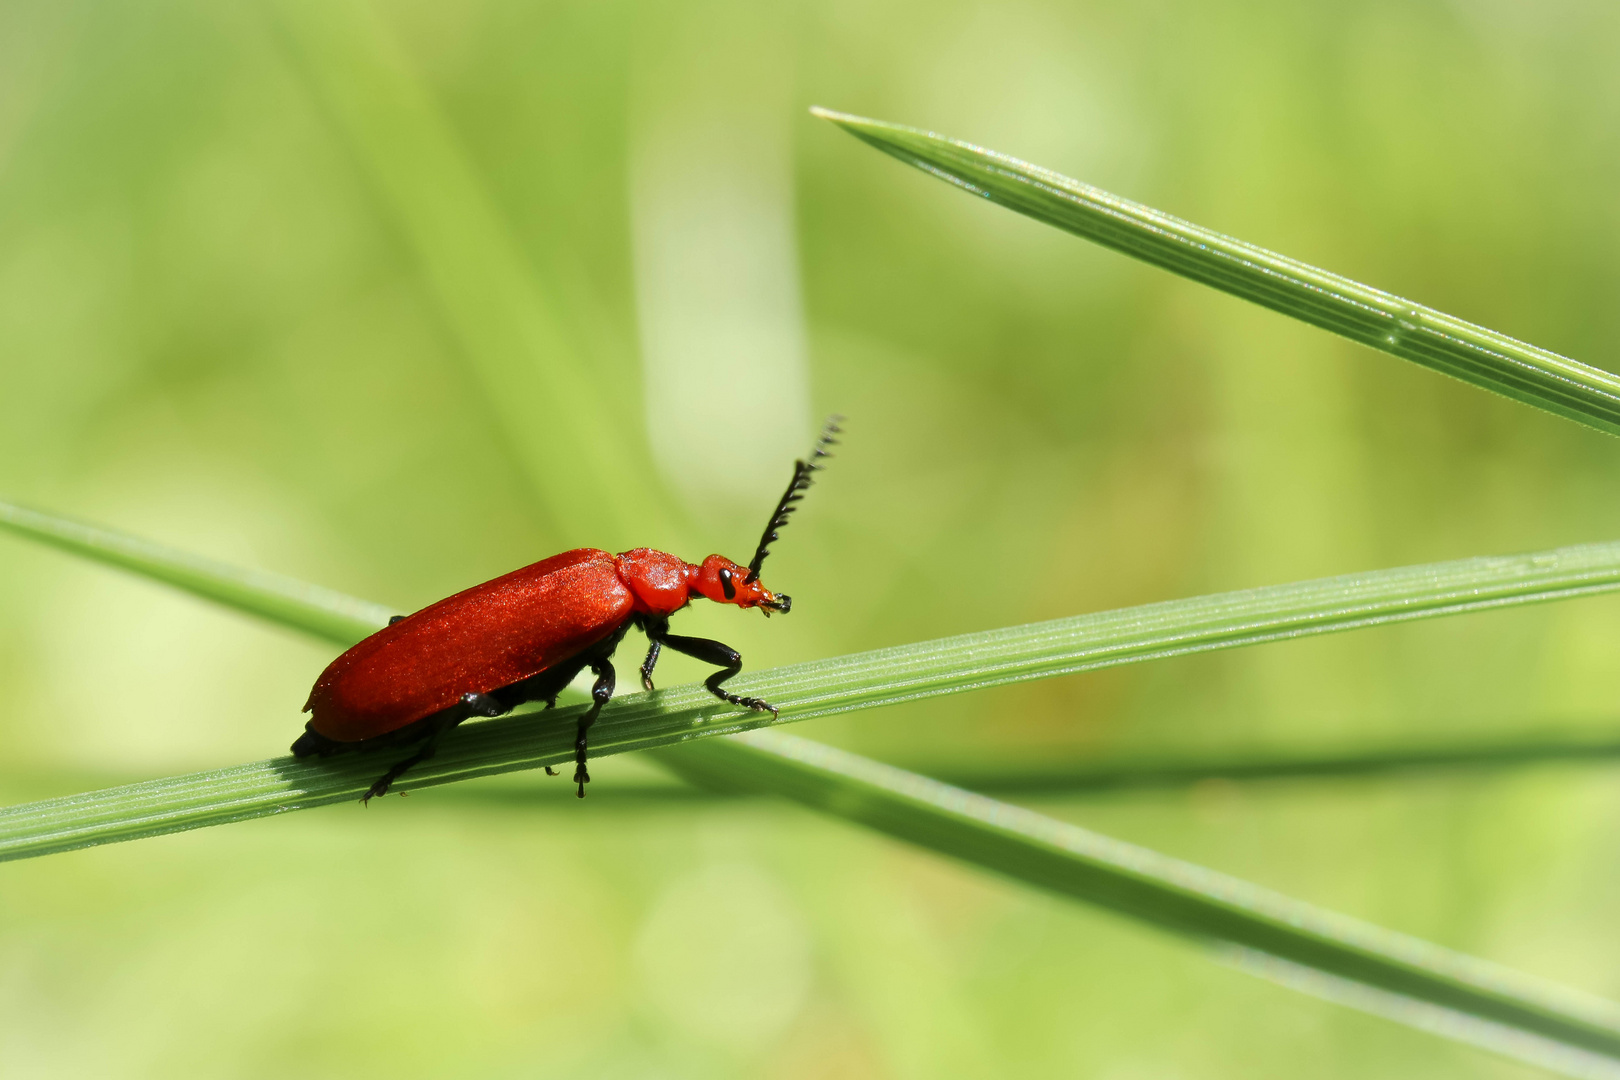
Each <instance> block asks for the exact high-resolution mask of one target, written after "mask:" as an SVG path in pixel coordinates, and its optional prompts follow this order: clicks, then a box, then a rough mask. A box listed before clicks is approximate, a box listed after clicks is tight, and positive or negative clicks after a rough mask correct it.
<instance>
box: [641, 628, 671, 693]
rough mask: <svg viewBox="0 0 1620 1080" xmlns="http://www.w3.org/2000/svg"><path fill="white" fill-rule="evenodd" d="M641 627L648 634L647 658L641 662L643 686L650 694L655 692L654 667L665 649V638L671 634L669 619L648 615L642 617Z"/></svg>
mask: <svg viewBox="0 0 1620 1080" xmlns="http://www.w3.org/2000/svg"><path fill="white" fill-rule="evenodd" d="M640 628H641V632H642V633H644V634H646V635H647V659H645V660H643V661H642V662H641V688H642V689H643V690H645V691H647V693H649V694H650V693H652V692H653V681H652V673H653V668H654V667H656V666H657V664H658V654H659V653H660V652H662V651H663V649H664V638H665V637H666V636H667V635H668V634H669V620H668V619H660V618H657V617H656V616H652V615H646V616H643V617H642V620H641V623H640Z"/></svg>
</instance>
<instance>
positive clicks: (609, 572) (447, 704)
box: [292, 416, 842, 801]
mask: <svg viewBox="0 0 1620 1080" xmlns="http://www.w3.org/2000/svg"><path fill="white" fill-rule="evenodd" d="M841 419H842V417H838V416H834V417H832V418H831V419H829V420H828V421H827V425H826V427H825V428H823V429H822V432H821V436H820V438H818V439H817V440H816V444H815V447H814V448H813V449H812V450H811V451H810V456H809V457H808V458H806V459H805V460H803V461H796V462H794V463H793V479H792V481H790V482H789V484H788V488H787V491H786V493H784V494H783V496H782V498H781V501H780V502H778V503H777V504H776V509H775V511H773V512H772V514H771V518H770V522H769V524H767V525H766V526H765V532H764V533H763V534H762V535H761V537H760V540H759V547H758V548H757V549H756V550H755V552H754V557H753V559H752V560H750V561H749V563H748V565H747V566H746V567H744V566H738V565H737V564H736V563H734V562H732V561H731V560H730V559H728V558H726V557H724V556H722V555H710V556H709V557H708V558H707V559H704V560H703V562H701V563H699V564H697V565H693V564H691V563H688V562H685V561H684V560H682V559H679V558H677V557H676V556H674V555H669V554H666V553H664V552H662V551H654V550H653V549H652V548H636V549H634V550H632V551H626V552H623V553H621V554H619V555H613V554H610V553H608V552H606V551H599V550H597V549H595V548H578V549H576V550H574V551H565V552H563V553H562V554H561V555H553V556H552V557H551V558H549V559H546V560H544V561H542V562H537V563H535V564H533V565H532V566H525V567H524V568H523V569H521V570H514V571H513V572H512V573H510V574H506V575H505V576H503V577H498V578H496V579H495V580H494V581H486V582H485V583H484V584H482V585H475V586H473V587H472V588H470V589H467V590H466V591H464V592H459V593H456V594H455V595H454V596H451V597H449V598H447V599H444V600H440V601H439V602H438V603H437V604H433V605H432V606H430V607H426V608H423V609H422V610H421V611H418V612H417V613H416V614H414V615H397V616H395V617H394V618H393V619H391V620H389V623H388V626H387V627H386V628H385V629H382V630H379V631H377V632H376V633H375V634H372V635H371V636H370V637H368V638H366V639H365V640H364V641H362V642H360V643H359V644H358V645H356V646H355V647H354V648H352V649H350V650H349V651H348V652H346V653H344V654H343V655H342V656H340V657H338V658H337V659H336V660H334V661H332V663H331V664H329V665H328V666H327V668H326V670H325V671H323V672H321V677H320V678H319V679H317V680H316V681H315V687H314V689H312V690H311V691H310V692H309V701H308V702H307V703H306V704H305V705H304V711H305V712H307V713H310V714H312V718H311V719H310V721H309V723H308V724H306V725H305V726H304V733H303V734H302V735H300V736H299V737H298V741H297V742H295V743H293V745H292V752H293V753H294V754H295V755H297V756H298V757H309V756H310V755H312V754H318V755H320V756H321V757H326V756H328V755H330V754H335V753H341V752H346V751H350V750H371V749H376V748H384V747H399V746H411V745H415V747H416V748H415V750H414V752H412V753H411V754H410V755H409V756H408V757H406V758H404V759H403V760H401V761H399V762H397V763H395V764H394V765H393V766H392V767H390V768H389V769H388V771H387V772H385V773H383V774H382V776H380V777H378V779H377V782H376V783H374V784H372V785H371V788H370V790H368V791H367V792H366V794H365V799H364V800H362V801H369V800H370V799H371V798H372V797H373V796H376V795H382V794H384V793H385V792H387V791H388V789H389V787H390V786H392V785H393V783H394V781H395V780H398V779H399V777H400V776H401V775H402V774H403V773H404V772H405V770H407V769H409V768H410V767H411V766H413V765H415V764H417V763H419V762H422V761H425V760H427V759H428V758H430V757H432V756H433V751H434V748H435V746H436V744H437V742H438V740H439V737H440V736H441V735H443V734H444V733H445V732H446V731H449V730H450V729H451V728H453V727H455V726H456V725H457V724H459V723H461V722H462V721H463V720H466V719H468V718H469V717H473V716H499V715H501V714H502V713H505V712H509V711H510V710H511V709H513V708H514V707H515V706H517V705H521V704H522V703H523V702H526V701H544V702H545V703H546V707H547V708H550V707H551V706H552V705H554V704H555V703H556V700H557V695H558V694H559V693H560V692H561V691H562V689H563V687H565V686H567V685H568V684H569V683H570V682H572V681H573V680H574V677H575V676H576V675H578V674H579V673H580V672H581V671H582V670H584V669H585V668H590V669H591V673H592V674H593V675H595V676H596V682H595V684H594V685H593V686H592V687H591V707H590V710H589V711H587V712H586V713H585V715H583V716H581V717H580V718H579V728H578V731H577V733H576V735H575V737H574V762H575V764H574V782H575V783H576V784H577V785H578V787H579V797H580V798H584V797H585V785H586V784H588V783H589V782H590V779H591V776H590V773H589V772H588V771H587V770H586V768H585V747H586V742H585V733H586V732H587V731H588V730H589V729H590V726H591V724H592V723H593V722H594V721H595V720H596V716H597V714H598V713H600V712H601V711H602V706H603V705H605V704H607V701H608V699H609V698H611V697H612V696H613V685H614V682H613V664H612V662H611V661H612V658H613V651H614V650H615V649H616V648H618V645H619V642H620V641H621V640H622V639H623V638H624V635H625V633H626V632H627V631H628V630H629V629H630V627H632V626H634V627H635V628H636V629H638V630H640V631H641V632H642V633H644V634H646V635H647V641H648V647H647V659H646V660H644V661H643V662H642V664H641V685H642V686H644V687H646V688H647V689H648V690H651V689H652V688H653V684H652V673H653V666H654V665H655V664H657V663H658V654H659V652H660V651H662V650H663V649H664V648H670V649H674V650H675V651H676V652H680V653H685V654H686V655H687V656H692V657H696V658H697V659H699V660H702V661H704V662H705V663H710V664H713V665H715V666H716V667H718V668H719V669H720V670H719V671H716V672H715V673H714V674H712V675H710V676H709V677H708V679H707V680H705V682H704V685H705V686H707V687H708V688H709V692H710V693H712V694H714V696H715V697H718V698H720V699H721V700H722V701H728V702H730V703H731V704H733V705H742V706H745V707H747V708H750V709H757V710H760V711H763V712H769V713H771V714H773V715H774V714H775V713H776V706H774V705H772V704H771V703H770V702H768V701H761V700H760V699H759V698H751V697H739V696H738V695H736V694H732V693H729V692H728V691H726V690H725V689H724V688H723V686H722V685H721V684H722V683H724V682H725V681H726V680H727V679H729V678H731V677H732V676H733V675H735V674H737V673H738V672H739V671H741V670H742V656H741V655H739V654H738V652H737V650H736V649H733V648H732V647H731V646H729V645H725V644H722V643H721V642H718V641H711V640H710V639H708V638H697V637H681V636H680V635H677V634H671V633H670V632H669V617H670V616H671V615H673V614H674V613H675V612H677V611H679V610H680V609H681V608H683V607H685V606H686V605H687V604H688V603H689V602H690V601H691V600H692V598H693V597H701V598H703V599H706V600H713V601H715V602H716V603H720V604H732V605H735V606H736V607H740V608H759V609H760V610H761V611H763V612H764V613H765V614H766V615H770V614H771V613H772V612H773V611H780V612H784V613H785V612H787V611H789V610H790V609H791V608H792V606H793V599H792V597H790V596H787V595H785V594H782V593H773V592H771V591H770V590H769V589H767V588H765V586H763V585H761V584H760V582H759V570H760V567H761V566H762V565H763V564H764V562H765V556H766V555H767V554H769V552H770V545H771V542H772V541H773V540H775V539H777V533H778V531H779V530H780V529H781V528H782V526H784V525H786V524H787V521H788V517H789V516H790V515H791V514H792V513H793V511H794V509H795V504H796V503H798V501H799V500H800V499H802V498H803V497H804V492H805V489H806V488H808V487H809V486H810V484H811V482H812V480H813V479H814V477H815V474H816V473H817V472H818V471H820V469H821V463H822V460H823V459H825V458H826V457H828V456H829V453H828V447H830V446H834V445H836V444H837V439H836V438H835V437H834V436H836V435H838V433H839V427H838V424H839V421H840V420H841ZM546 771H547V772H551V769H549V768H547V770H546Z"/></svg>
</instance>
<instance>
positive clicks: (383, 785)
mask: <svg viewBox="0 0 1620 1080" xmlns="http://www.w3.org/2000/svg"><path fill="white" fill-rule="evenodd" d="M511 708H512V707H511V706H510V705H504V704H502V703H501V702H500V701H497V700H496V699H495V698H493V697H491V696H489V695H488V694H462V695H461V701H460V703H459V704H456V705H452V706H450V707H449V708H448V709H446V710H444V711H443V712H442V713H440V714H439V715H438V716H437V717H433V718H432V719H431V720H430V722H429V724H428V732H427V736H426V737H425V738H424V739H423V740H422V746H421V748H420V749H418V750H417V751H416V753H414V754H412V755H411V756H410V757H408V758H406V759H405V760H404V761H401V762H399V763H398V764H396V765H394V766H393V767H392V768H390V769H389V770H388V771H387V772H385V773H383V774H382V775H381V776H379V777H378V778H377V782H376V783H375V784H372V785H371V787H370V788H368V789H367V790H366V793H365V794H364V795H362V796H360V801H361V802H362V803H370V802H371V800H372V799H375V798H376V797H377V796H379V795H386V794H388V789H389V788H390V787H392V786H393V784H394V781H395V780H398V779H399V778H400V777H401V776H404V775H405V772H406V770H408V769H410V768H412V767H413V766H416V765H420V764H421V763H422V762H424V761H426V760H427V759H428V758H430V757H432V756H433V755H434V754H436V753H437V752H438V749H439V736H440V735H443V734H444V733H445V732H447V731H449V730H450V729H451V728H453V727H455V726H456V725H457V724H459V723H461V722H462V721H463V720H465V719H467V718H468V717H470V716H484V717H489V716H499V715H501V714H502V713H504V712H509V711H511Z"/></svg>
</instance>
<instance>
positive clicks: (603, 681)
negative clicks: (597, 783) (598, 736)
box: [574, 660, 614, 799]
mask: <svg viewBox="0 0 1620 1080" xmlns="http://www.w3.org/2000/svg"><path fill="white" fill-rule="evenodd" d="M591 672H592V674H594V675H595V676H596V683H595V685H593V686H592V687H591V707H590V710H589V711H588V712H586V714H585V715H584V716H582V717H580V718H579V730H578V732H577V733H576V734H575V736H574V783H576V784H578V785H579V797H580V798H581V799H583V798H584V797H585V785H586V784H588V783H590V782H591V774H590V772H589V771H587V770H586V768H585V733H586V732H587V731H589V730H590V728H591V725H592V724H594V723H596V714H597V713H599V712H601V711H602V706H603V705H606V704H607V703H608V699H609V698H611V697H612V696H613V685H614V681H613V665H612V664H611V663H609V662H608V661H606V660H597V661H595V662H594V663H592V664H591Z"/></svg>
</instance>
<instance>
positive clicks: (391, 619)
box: [388, 615, 405, 626]
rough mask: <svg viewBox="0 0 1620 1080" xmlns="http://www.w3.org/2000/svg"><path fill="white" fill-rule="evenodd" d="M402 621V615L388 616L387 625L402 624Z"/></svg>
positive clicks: (403, 619)
mask: <svg viewBox="0 0 1620 1080" xmlns="http://www.w3.org/2000/svg"><path fill="white" fill-rule="evenodd" d="M404 621H405V616H403V615H390V616H388V625H389V626H393V625H394V624H395V623H397V622H404Z"/></svg>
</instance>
